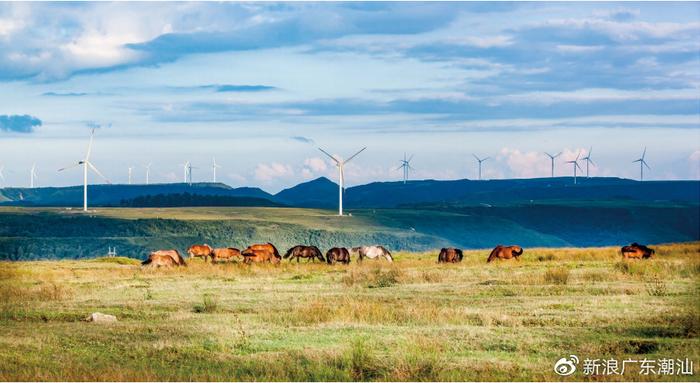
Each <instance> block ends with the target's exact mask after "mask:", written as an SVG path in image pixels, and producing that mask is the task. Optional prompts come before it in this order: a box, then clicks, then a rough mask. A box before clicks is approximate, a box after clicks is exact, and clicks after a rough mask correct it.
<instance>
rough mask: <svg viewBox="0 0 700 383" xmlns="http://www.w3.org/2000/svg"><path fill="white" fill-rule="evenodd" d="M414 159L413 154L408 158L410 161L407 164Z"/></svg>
mask: <svg viewBox="0 0 700 383" xmlns="http://www.w3.org/2000/svg"><path fill="white" fill-rule="evenodd" d="M412 159H413V154H411V156H410V157H408V160H407V161H406V162H411V160H412Z"/></svg>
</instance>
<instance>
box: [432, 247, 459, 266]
mask: <svg viewBox="0 0 700 383" xmlns="http://www.w3.org/2000/svg"><path fill="white" fill-rule="evenodd" d="M462 258H464V255H463V254H462V250H461V249H456V248H454V247H447V248H444V247H443V248H442V250H440V254H439V255H438V263H457V262H462Z"/></svg>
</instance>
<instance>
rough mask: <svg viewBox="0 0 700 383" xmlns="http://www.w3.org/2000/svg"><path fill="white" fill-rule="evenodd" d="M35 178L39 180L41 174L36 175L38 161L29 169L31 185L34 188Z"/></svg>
mask: <svg viewBox="0 0 700 383" xmlns="http://www.w3.org/2000/svg"><path fill="white" fill-rule="evenodd" d="M34 180H37V181H38V180H39V176H37V175H36V162H35V163H33V164H32V169H31V170H30V171H29V187H30V188H32V189H34Z"/></svg>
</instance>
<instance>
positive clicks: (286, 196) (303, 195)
mask: <svg viewBox="0 0 700 383" xmlns="http://www.w3.org/2000/svg"><path fill="white" fill-rule="evenodd" d="M275 198H276V200H277V201H280V202H282V203H286V204H288V205H293V206H297V207H321V208H327V207H330V206H332V205H333V204H336V205H337V204H338V184H336V183H335V182H333V181H331V180H329V179H328V178H326V177H320V178H316V179H315V180H313V181H309V182H303V183H300V184H299V185H296V186H294V187H291V188H289V189H284V190H282V191H281V192H279V193H277V194H275Z"/></svg>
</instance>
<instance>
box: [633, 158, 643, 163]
mask: <svg viewBox="0 0 700 383" xmlns="http://www.w3.org/2000/svg"><path fill="white" fill-rule="evenodd" d="M635 162H642V159H641V158H640V159H638V160H634V161H632V163H635Z"/></svg>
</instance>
